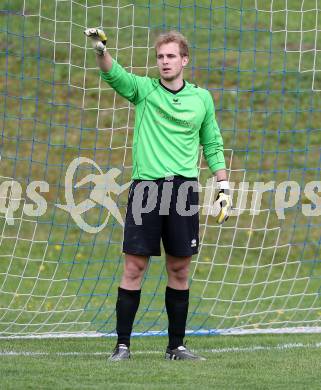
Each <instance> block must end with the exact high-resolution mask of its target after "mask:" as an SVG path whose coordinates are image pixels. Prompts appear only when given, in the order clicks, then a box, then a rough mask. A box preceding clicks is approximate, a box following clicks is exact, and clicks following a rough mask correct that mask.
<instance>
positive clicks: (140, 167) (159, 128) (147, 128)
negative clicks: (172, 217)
mask: <svg viewBox="0 0 321 390" xmlns="http://www.w3.org/2000/svg"><path fill="white" fill-rule="evenodd" d="M101 76H102V78H103V80H105V81H106V82H107V83H108V84H109V85H110V86H111V87H112V88H113V89H115V90H116V91H117V92H118V93H119V94H120V95H121V96H123V97H124V98H126V99H127V100H129V101H130V102H131V103H133V104H134V105H135V127H134V139H133V171H132V179H143V180H154V179H160V178H165V177H169V176H173V175H181V176H185V177H197V176H198V168H197V162H198V156H199V145H200V144H201V145H202V146H203V151H204V156H205V158H206V161H207V163H208V165H209V167H210V169H211V171H212V172H215V171H217V170H219V169H223V168H225V160H224V154H223V140H222V136H221V133H220V130H219V127H218V125H217V123H216V119H215V111H214V104H213V99H212V96H211V94H210V93H209V92H208V91H207V90H206V89H203V88H199V87H197V86H196V85H194V84H190V83H188V82H184V87H183V88H182V89H180V90H179V91H175V93H174V92H173V91H170V90H168V89H166V88H165V87H164V86H163V85H162V84H161V83H160V80H159V79H154V78H150V77H141V76H137V75H135V74H132V73H128V72H127V71H126V70H125V69H124V68H123V67H122V66H121V65H119V64H118V63H117V62H116V61H115V60H113V65H112V68H111V70H110V71H109V72H101Z"/></svg>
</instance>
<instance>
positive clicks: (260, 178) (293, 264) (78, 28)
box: [0, 0, 321, 337]
mask: <svg viewBox="0 0 321 390" xmlns="http://www.w3.org/2000/svg"><path fill="white" fill-rule="evenodd" d="M87 27H99V28H102V29H104V31H105V32H106V33H107V36H108V42H107V46H108V47H109V50H110V52H111V54H112V56H113V57H114V58H115V59H116V60H117V61H119V62H120V63H121V64H122V65H123V66H124V67H125V68H126V69H127V70H128V71H129V72H134V73H136V74H139V75H142V76H150V77H156V76H157V68H156V66H155V53H154V49H153V41H154V39H155V37H156V36H157V34H158V33H160V32H162V31H167V30H170V29H176V30H179V31H181V32H182V33H183V34H184V35H186V37H187V38H188V41H189V44H190V54H191V58H190V63H189V66H188V68H187V69H186V74H185V77H186V79H187V80H188V81H191V82H194V83H197V84H198V85H200V86H201V87H204V88H207V89H208V90H209V91H210V92H211V94H212V96H213V99H214V102H215V106H216V117H217V121H218V124H219V126H220V129H221V132H222V135H223V139H224V143H225V155H226V161H227V166H228V174H229V180H230V182H231V186H232V195H233V205H234V210H233V213H232V216H231V217H230V218H229V220H228V221H227V222H226V223H225V224H224V225H222V226H218V225H217V224H216V223H215V218H214V217H213V216H212V215H210V214H209V207H208V206H209V205H210V204H211V203H212V201H213V196H214V193H213V190H212V188H213V185H212V178H211V174H210V171H209V169H208V168H207V166H206V163H205V161H204V159H203V157H202V155H201V154H200V160H199V182H200V189H201V192H200V243H201V245H200V251H199V254H198V255H196V256H194V257H193V261H192V267H191V273H190V281H191V295H190V310H189V316H188V324H187V328H188V333H191V334H236V333H258V332H320V331H321V299H320V294H321V259H320V253H321V252H320V245H321V240H320V228H321V217H320V216H321V201H320V192H321V179H320V171H321V152H320V131H321V128H320V123H321V120H320V119H321V112H320V111H321V109H320V107H321V39H320V37H321V2H320V1H318V0H291V1H289V0H268V1H266V0H264V1H263V0H240V1H237V2H235V1H232V0H213V1H207V0H193V1H192V0H181V1H174V0H169V1H166V2H164V1H161V0H155V1H143V0H136V1H132V2H129V1H127V0H111V1H108V2H107V1H101V0H75V1H74V0H54V1H50V2H48V1H44V0H28V1H26V0H21V1H16V0H5V1H3V2H2V3H1V6H0V60H1V62H0V64H1V66H0V125H1V142H0V157H1V160H0V297H1V299H0V300H1V305H0V337H61V336H68V335H72V336H79V337H82V336H96V335H102V334H104V335H113V334H114V332H115V309H114V308H115V302H116V296H117V287H118V285H119V281H120V276H121V273H122V263H123V255H122V253H121V248H122V246H121V244H122V234H123V226H122V221H123V218H124V213H125V209H126V202H127V194H128V191H127V189H128V185H129V183H130V175H131V168H132V166H131V149H132V138H133V118H134V107H133V106H132V105H130V104H129V103H128V102H127V101H126V100H124V99H122V98H121V97H119V96H118V95H117V94H116V93H115V92H114V91H113V90H112V89H111V88H110V87H109V86H108V85H107V84H106V83H104V82H103V81H102V80H101V79H100V78H99V72H98V69H97V65H96V62H95V55H94V52H93V50H92V48H91V45H90V43H89V41H88V40H87V38H86V37H85V35H84V34H83V31H84V29H85V28H87ZM106 183H109V184H110V186H106ZM109 184H108V185H109ZM99 196H100V197H99ZM114 206H115V207H114ZM115 210H118V211H119V214H118V213H117V212H115ZM165 287H166V270H165V262H164V256H162V257H154V258H152V259H151V261H150V264H149V267H148V269H147V272H146V274H145V277H144V280H143V286H142V297H141V304H140V308H139V311H138V313H137V316H136V320H135V324H134V332H135V334H140V335H142V334H143V335H158V334H165V333H166V330H167V316H166V311H165V307H164V291H165Z"/></svg>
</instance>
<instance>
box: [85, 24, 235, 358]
mask: <svg viewBox="0 0 321 390" xmlns="http://www.w3.org/2000/svg"><path fill="white" fill-rule="evenodd" d="M85 34H86V35H87V36H88V37H90V38H91V39H92V42H93V47H94V49H95V52H96V54H97V63H98V65H99V67H100V75H101V77H102V79H103V80H105V81H106V82H107V83H108V84H109V85H110V86H111V87H112V88H113V89H115V90H116V91H117V92H118V93H119V94H120V95H121V96H122V97H124V98H126V99H127V100H129V101H130V102H131V103H133V104H134V105H135V127H134V139H133V152H132V154H133V156H132V157H133V171H132V179H133V183H132V185H131V187H130V191H129V196H128V207H127V213H126V221H125V229H124V242H123V251H124V253H125V264H124V271H123V276H122V279H121V283H120V287H119V289H118V298H117V303H116V317H117V324H116V330H117V335H118V340H117V345H116V348H115V350H114V352H113V354H112V355H111V357H110V358H109V359H110V360H112V361H119V360H126V359H129V358H130V351H129V347H130V335H131V331H132V327H133V322H134V318H135V314H136V312H137V309H138V306H139V301H140V293H141V281H142V278H143V275H144V273H145V271H146V268H147V265H148V260H149V257H150V256H159V255H160V240H161V239H162V242H163V245H164V249H165V252H166V270H167V274H168V284H167V287H166V293H165V306H166V310H167V314H168V338H169V343H168V346H167V349H166V353H165V358H167V359H171V360H177V359H183V360H187V359H203V358H201V357H199V356H197V355H195V354H194V353H192V352H191V351H189V350H188V349H187V348H186V347H185V345H184V343H183V339H184V337H185V327H186V319H187V313H188V304H189V285H188V274H189V267H190V262H191V259H192V255H193V254H195V253H197V251H198V244H199V238H198V228H199V219H198V183H197V177H198V168H197V161H198V154H199V144H201V145H202V146H203V151H204V155H205V158H206V160H207V163H208V165H209V167H210V169H211V171H212V172H213V174H214V175H215V176H216V179H217V182H218V188H219V194H218V197H217V201H216V202H217V204H218V205H219V208H220V212H219V215H218V223H222V222H224V221H225V220H226V219H227V218H228V213H229V210H230V208H231V200H230V195H229V185H228V181H227V175H226V171H225V160H224V155H223V141H222V137H221V134H220V130H219V127H218V125H217V123H216V120H215V112H214V104H213V100H212V97H211V94H210V93H209V92H208V91H207V90H205V89H202V88H199V87H197V86H196V85H194V84H190V83H188V82H187V81H185V80H184V78H183V71H184V68H185V66H186V65H187V64H188V61H189V51H188V44H187V41H186V38H185V37H184V36H183V35H182V34H180V33H178V32H176V31H171V32H169V33H166V34H161V35H160V36H159V37H158V38H157V40H156V42H155V51H156V60H157V66H158V69H159V74H160V78H159V79H154V78H150V77H140V76H137V75H134V74H132V73H128V72H127V71H126V70H125V69H124V68H123V67H122V66H121V65H120V64H118V63H117V62H116V61H115V60H114V59H113V58H112V57H111V55H110V54H109V53H108V51H107V49H106V41H107V38H106V35H105V33H104V32H103V31H102V30H98V29H96V28H91V29H87V30H86V31H85Z"/></svg>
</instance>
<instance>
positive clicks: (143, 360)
mask: <svg viewBox="0 0 321 390" xmlns="http://www.w3.org/2000/svg"><path fill="white" fill-rule="evenodd" d="M320 342H321V337H320V335H274V336H271V335H270V336H267V335H265V336H262V335H261V336H216V337H189V338H188V345H189V347H190V348H191V349H193V350H196V351H198V352H199V353H200V354H201V355H202V356H204V357H206V359H207V360H206V361H200V362H182V361H165V360H164V348H165V346H166V339H165V338H164V337H152V338H150V337H147V338H141V337H140V338H133V340H132V352H133V355H132V359H131V361H129V362H122V363H108V362H107V361H106V358H107V356H108V354H109V352H110V351H111V350H112V348H113V346H114V340H113V339H109V338H107V339H81V340H79V339H63V340H62V339H60V340H0V375H1V387H2V388H5V389H8V390H9V389H15V390H16V389H35V388H37V389H128V388H130V389H164V388H166V389H177V388H182V389H190V390H194V389H195V388H196V387H197V388H199V389H202V390H203V389H214V388H215V389H220V390H223V389H226V390H230V389H233V390H234V389H235V390H236V389H244V390H250V389H255V390H263V389H264V390H274V389H293V390H303V389H307V390H314V389H315V390H316V389H319V388H320V370H321V361H320V348H321V344H320ZM233 348H235V349H234V350H232V349H233ZM210 350H213V351H210ZM9 351H11V352H15V353H16V355H4V354H3V353H4V352H7V353H8V352H9ZM73 352H74V353H75V354H74V355H73V354H72V353H73ZM23 353H25V354H26V353H30V355H23ZM19 354H20V355H19Z"/></svg>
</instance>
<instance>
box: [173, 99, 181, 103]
mask: <svg viewBox="0 0 321 390" xmlns="http://www.w3.org/2000/svg"><path fill="white" fill-rule="evenodd" d="M173 104H176V105H179V104H181V102H180V101H179V100H178V98H173Z"/></svg>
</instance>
